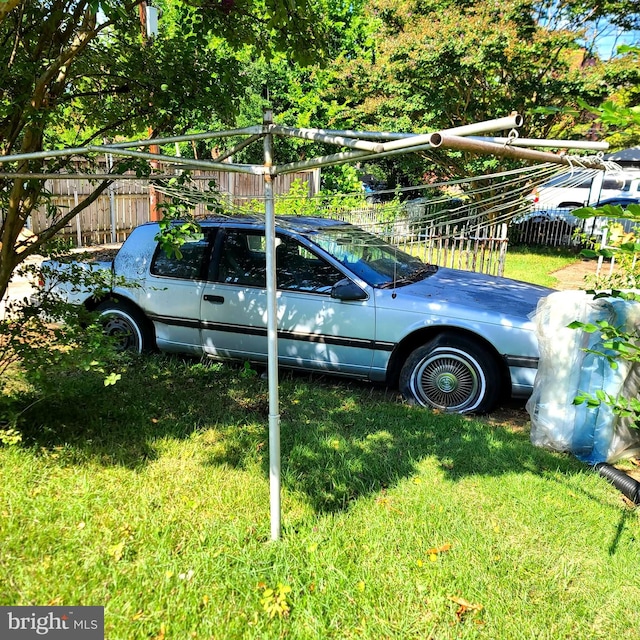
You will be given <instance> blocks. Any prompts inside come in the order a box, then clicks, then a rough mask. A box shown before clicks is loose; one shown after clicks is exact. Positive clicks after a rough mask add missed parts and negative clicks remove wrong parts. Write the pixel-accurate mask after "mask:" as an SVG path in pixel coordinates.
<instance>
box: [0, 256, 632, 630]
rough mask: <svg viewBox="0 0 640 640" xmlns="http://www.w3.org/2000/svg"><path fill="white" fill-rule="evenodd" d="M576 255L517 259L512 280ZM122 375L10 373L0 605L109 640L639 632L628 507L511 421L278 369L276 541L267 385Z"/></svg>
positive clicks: (213, 369)
mask: <svg viewBox="0 0 640 640" xmlns="http://www.w3.org/2000/svg"><path fill="white" fill-rule="evenodd" d="M570 260H571V258H570V256H562V255H560V256H557V255H554V254H551V255H544V254H534V255H530V256H525V255H520V254H517V253H515V252H514V253H511V252H510V254H509V258H508V262H507V268H508V270H510V271H509V273H508V274H507V275H509V276H510V277H519V278H522V279H527V280H531V281H536V282H539V283H540V284H548V282H545V281H544V280H542V278H543V277H547V276H545V271H546V273H547V274H548V272H550V271H554V270H556V269H557V268H561V267H562V266H565V265H566V264H568V263H569V262H568V261H570ZM542 264H545V265H547V266H546V267H542V266H541V265H542ZM517 265H519V266H517ZM517 269H520V271H517ZM249 373H250V372H249ZM121 374H122V379H121V380H120V381H119V382H118V383H117V384H116V385H115V386H107V387H105V386H104V384H103V376H102V375H98V374H96V373H85V374H82V375H72V374H66V375H60V374H58V375H57V376H56V378H55V381H54V382H55V384H54V385H52V390H51V392H50V394H49V395H48V396H47V397H46V398H45V399H41V398H39V397H38V396H35V395H32V393H31V392H30V391H29V387H28V386H27V385H25V384H22V383H21V382H20V381H19V380H17V381H16V384H15V385H14V386H12V387H9V386H7V385H6V384H5V389H9V388H10V389H12V395H11V396H5V397H4V398H0V400H2V401H3V402H4V403H5V406H8V405H11V407H10V408H11V409H12V413H13V414H14V415H15V412H16V411H17V410H21V411H22V413H21V414H20V419H19V423H18V426H19V430H18V431H19V434H20V436H21V440H20V441H16V437H15V435H16V434H15V432H13V433H11V434H10V436H11V437H7V436H6V434H8V433H9V432H7V431H5V437H4V440H5V444H4V445H2V443H1V441H2V434H3V432H2V431H1V430H0V487H1V491H2V498H3V499H2V504H1V506H0V540H1V542H2V554H1V555H0V606H1V605H54V604H57V605H66V606H79V605H102V606H104V607H105V631H106V638H108V639H109V640H138V639H140V640H142V639H148V638H154V639H156V640H168V639H170V638H175V639H177V640H184V639H189V638H201V639H210V638H215V639H221V640H229V639H236V638H237V639H245V638H246V639H254V638H268V639H272V638H279V637H281V638H293V639H306V638H309V639H311V638H313V639H315V638H336V639H341V640H342V639H350V638H369V639H372V640H373V639H375V640H378V639H380V638H398V639H402V640H404V639H410V638H420V639H427V638H434V639H435V638H437V639H445V640H446V639H449V638H451V639H453V638H491V639H492V640H501V639H504V640H512V639H514V640H517V639H520V638H521V639H523V640H524V639H530V638H536V639H541V640H542V639H549V640H556V639H558V638H567V639H569V638H570V639H571V640H581V639H585V640H587V639H589V640H592V639H599V638H602V639H605V638H606V639H607V640H610V639H611V638H619V637H634V635H636V634H637V627H638V621H639V618H638V614H637V612H636V607H635V606H634V603H635V602H636V600H637V598H638V596H639V595H640V580H638V578H637V576H636V572H635V566H636V564H637V540H638V539H639V538H640V522H639V520H638V513H637V511H635V510H634V509H633V508H631V507H630V506H629V505H628V504H626V503H625V502H624V501H623V499H622V497H621V494H620V493H619V492H618V491H617V490H616V489H614V488H613V487H611V486H610V485H609V484H608V483H607V482H606V481H605V480H604V479H602V478H601V477H600V476H598V475H597V474H596V473H594V472H593V471H591V470H590V469H589V468H587V467H586V466H585V465H583V464H581V463H579V462H578V461H577V460H576V459H575V458H573V457H572V456H567V455H560V454H554V453H551V452H548V451H545V450H542V449H538V448H535V447H533V446H532V445H531V443H530V441H529V435H528V433H527V430H526V428H524V429H523V428H521V427H518V426H517V425H515V424H511V423H504V424H503V423H500V422H496V421H495V417H493V418H492V419H489V418H485V419H480V418H465V417H461V416H448V415H438V414H435V413H431V412H428V411H424V410H421V409H416V408H412V407H410V406H407V405H406V404H404V403H403V402H402V401H400V399H399V398H398V397H397V396H396V395H395V394H393V393H391V392H389V391H385V390H384V389H378V388H374V387H371V386H366V385H357V384H353V383H352V384H348V383H345V382H344V381H338V380H335V379H330V378H327V379H324V378H321V377H307V376H301V375H293V374H282V378H281V382H280V403H281V440H282V442H281V447H282V527H283V528H282V539H281V540H280V541H278V542H272V541H270V528H269V518H270V513H269V477H268V476H269V456H268V426H267V425H268V388H267V382H266V381H265V380H263V379H261V378H260V377H259V376H253V375H247V371H246V370H244V369H241V368H238V369H236V368H229V367H224V366H220V365H206V364H202V363H198V362H193V361H188V360H181V359H178V358H170V357H162V356H153V357H149V358H139V359H134V360H133V361H131V362H129V363H128V365H127V366H126V367H125V366H124V364H123V365H122V370H121ZM516 409H517V408H516Z"/></svg>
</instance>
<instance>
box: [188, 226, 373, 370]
mask: <svg viewBox="0 0 640 640" xmlns="http://www.w3.org/2000/svg"><path fill="white" fill-rule="evenodd" d="M212 266H213V272H212V274H211V280H212V281H211V282H209V283H208V284H207V287H206V291H205V292H204V293H203V296H202V308H201V316H202V342H203V349H204V351H205V353H207V354H209V355H211V356H214V357H218V358H225V357H233V358H240V359H247V360H251V361H266V359H267V291H266V243H265V236H264V232H262V231H256V230H242V229H235V230H233V229H230V230H227V231H226V232H225V234H224V238H221V239H220V241H219V251H218V258H217V260H216V261H215V262H214V263H213V265H212ZM344 277H345V275H344V273H342V272H341V271H340V270H339V269H338V268H337V267H335V266H334V265H332V264H331V263H330V262H329V261H328V260H327V259H325V258H324V257H323V256H322V255H321V252H320V251H318V252H314V251H312V250H311V249H310V248H308V247H305V246H304V245H302V244H301V243H300V242H299V241H298V240H296V239H295V238H292V237H290V236H286V235H281V236H279V237H278V239H277V248H276V279H277V283H278V291H277V294H276V295H277V315H278V354H279V362H280V364H282V365H286V366H290V367H296V368H303V369H322V370H329V371H334V372H340V373H345V374H350V375H357V376H367V375H368V373H369V370H370V367H371V360H372V353H373V351H372V346H373V340H374V337H375V307H374V305H373V296H369V295H367V296H365V297H366V299H362V300H350V301H344V300H337V299H335V298H332V297H331V290H332V288H333V285H334V284H335V283H336V282H338V281H340V280H342V279H344Z"/></svg>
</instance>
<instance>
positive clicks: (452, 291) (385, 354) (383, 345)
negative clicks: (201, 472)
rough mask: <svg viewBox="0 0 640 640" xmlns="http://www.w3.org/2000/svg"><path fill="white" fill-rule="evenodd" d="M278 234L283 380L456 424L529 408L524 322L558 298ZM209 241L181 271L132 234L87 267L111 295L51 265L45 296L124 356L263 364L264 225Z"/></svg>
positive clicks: (145, 238)
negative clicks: (388, 396) (90, 314)
mask: <svg viewBox="0 0 640 640" xmlns="http://www.w3.org/2000/svg"><path fill="white" fill-rule="evenodd" d="M276 224H277V230H276V231H277V248H276V264H277V268H276V280H277V288H278V291H277V296H278V348H279V363H280V364H281V365H282V366H286V367H291V368H296V369H303V370H313V371H321V372H326V373H333V374H338V375H343V376H351V377H356V378H362V379H368V380H371V381H374V382H381V383H385V384H387V385H389V386H391V387H399V389H400V390H401V392H402V393H403V395H404V396H405V398H407V400H408V401H410V402H412V403H416V404H419V405H422V406H425V407H432V408H436V409H439V410H444V411H451V412H459V413H467V412H484V411H488V410H490V409H491V408H492V407H494V406H495V404H496V403H497V402H498V401H499V400H500V399H502V398H505V397H508V396H514V397H527V396H528V395H530V394H531V391H532V389H533V382H534V378H535V374H536V367H537V362H538V346H537V340H536V336H535V330H534V326H533V324H532V322H531V321H530V320H529V315H530V314H531V313H532V312H533V311H534V310H535V309H536V306H537V303H538V301H539V300H540V299H541V298H542V297H544V296H546V295H548V293H550V290H549V289H546V288H543V287H539V286H536V285H531V284H528V283H524V282H518V281H515V280H508V279H506V278H497V277H492V276H487V275H483V274H478V273H473V272H468V271H458V270H454V269H447V268H441V267H440V268H439V267H436V266H433V265H429V264H425V263H423V262H422V261H421V260H420V259H418V258H416V257H414V256H411V255H409V254H407V253H404V252H403V251H401V250H399V249H398V248H397V247H394V246H392V245H390V244H387V243H386V242H384V241H383V240H382V239H380V238H379V237H378V236H375V235H373V234H371V233H368V232H366V231H364V230H363V229H361V228H359V227H357V226H354V225H351V224H348V223H346V222H341V221H336V220H328V219H326V218H313V217H293V216H282V217H278V218H277V219H276ZM200 229H201V230H200V232H199V233H197V234H195V235H193V236H192V237H190V238H189V239H188V240H187V241H186V242H185V243H184V245H183V246H182V247H181V253H182V257H181V258H177V257H175V256H170V255H167V253H165V252H164V251H163V249H162V247H161V246H160V245H159V244H158V242H157V240H156V236H157V234H158V231H159V227H158V225H157V224H154V223H150V224H145V225H142V226H140V227H138V228H136V229H135V230H134V231H133V233H132V234H131V235H130V236H129V238H128V239H127V240H126V241H125V242H124V244H123V245H122V247H121V249H120V251H119V252H118V254H117V255H116V257H115V259H114V260H113V262H112V263H111V264H104V263H102V264H99V265H98V266H97V267H95V266H91V265H89V264H88V265H85V267H86V269H87V270H91V269H96V268H100V267H103V268H104V267H107V268H109V269H110V270H111V273H112V274H113V277H114V282H115V284H114V286H113V287H112V288H111V290H110V291H107V292H101V294H100V295H97V294H96V293H95V292H93V291H91V290H87V289H86V288H84V289H82V288H81V289H78V288H74V287H73V286H69V285H68V284H65V283H64V282H59V281H57V280H60V279H59V278H56V276H60V275H61V274H64V271H65V270H66V269H69V268H71V267H73V263H71V265H70V264H69V263H61V262H55V261H53V262H52V261H50V262H46V263H44V264H43V267H42V268H43V274H44V278H43V283H42V284H43V290H45V291H46V290H48V289H52V290H53V291H54V292H55V293H57V295H59V296H60V297H62V298H64V299H65V300H67V301H70V302H75V303H77V304H81V305H84V306H85V307H86V308H87V309H89V310H92V311H96V312H97V313H98V314H99V317H100V319H101V321H102V322H103V323H104V326H105V328H106V330H107V332H108V333H110V334H112V335H114V336H116V337H118V338H119V340H120V346H121V348H130V349H133V350H135V351H138V352H141V351H146V350H151V349H155V348H158V349H160V350H162V351H167V352H179V353H187V354H193V355H195V356H203V355H204V356H209V357H211V358H215V359H221V360H224V359H234V360H240V361H250V362H254V363H261V362H266V360H267V328H266V319H267V317H266V314H267V292H266V288H265V287H266V284H265V283H266V277H267V273H266V242H265V225H264V219H261V218H259V217H255V218H252V217H247V216H238V217H225V218H215V219H209V220H202V221H200ZM77 268H78V265H77V264H76V265H75V270H76V271H77ZM123 279H124V280H125V281H126V282H130V283H132V285H134V286H128V285H127V284H122V280H123Z"/></svg>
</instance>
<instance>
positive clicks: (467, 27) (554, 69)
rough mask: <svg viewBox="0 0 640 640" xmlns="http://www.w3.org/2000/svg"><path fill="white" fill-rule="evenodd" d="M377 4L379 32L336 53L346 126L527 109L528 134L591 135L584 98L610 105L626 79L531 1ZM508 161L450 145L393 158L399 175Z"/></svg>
mask: <svg viewBox="0 0 640 640" xmlns="http://www.w3.org/2000/svg"><path fill="white" fill-rule="evenodd" d="M367 11H368V18H369V25H370V27H371V29H372V32H371V33H370V37H368V38H367V39H366V40H363V41H361V42H360V43H358V46H357V48H356V49H355V50H353V51H350V52H345V54H344V55H343V56H341V57H340V58H339V59H338V60H336V62H335V64H334V67H333V68H334V69H335V72H336V76H337V75H338V74H339V77H340V81H339V82H338V81H336V82H332V83H330V84H327V85H326V88H325V91H324V100H325V102H326V103H327V104H333V105H334V108H333V113H332V118H333V122H334V123H335V124H337V125H339V128H355V129H363V128H376V129H381V130H392V131H414V132H426V131H434V130H438V129H443V128H448V127H453V126H457V125H460V124H467V123H470V122H474V121H481V120H486V119H489V118H494V117H497V116H502V115H507V114H508V113H510V112H512V111H518V112H520V113H522V114H524V115H525V116H526V131H527V136H531V137H549V136H550V135H551V134H552V137H572V136H575V137H583V136H584V133H585V131H586V130H587V129H588V128H589V127H590V126H591V123H592V121H593V117H592V115H591V114H589V113H588V112H586V111H584V110H582V109H580V108H579V107H578V101H579V100H580V99H581V98H582V99H583V100H586V101H590V102H592V103H596V104H600V103H601V102H602V101H603V100H604V99H606V98H607V96H608V95H610V94H611V93H612V91H613V90H614V89H615V88H616V87H617V86H618V84H617V83H618V81H619V79H620V78H619V76H618V75H615V74H612V73H609V75H607V74H608V70H609V69H610V65H609V63H606V62H603V61H601V60H598V59H597V58H593V57H591V56H590V55H589V52H588V51H586V50H585V49H584V47H583V46H582V45H581V43H580V41H579V40H580V35H581V34H580V32H577V31H575V30H571V29H550V28H546V27H545V26H544V25H541V24H539V23H538V22H537V20H536V18H537V15H538V14H537V12H536V8H535V6H534V5H533V4H532V3H531V2H530V1H529V0H508V1H507V2H502V1H500V2H498V1H497V0H490V1H488V2H483V3H478V2H473V1H465V2H453V1H450V0H426V1H425V0H420V1H418V0H376V1H374V2H372V3H371V4H369V5H368V7H367ZM627 73H633V72H632V71H631V70H630V69H628V70H627ZM567 106H572V107H574V110H573V112H572V114H570V115H568V114H567V113H566V112H561V110H562V109H564V108H566V107H567ZM580 127H582V128H580ZM498 166H504V163H501V162H499V161H496V160H495V159H487V158H484V159H482V160H480V161H477V160H475V161H469V159H468V157H465V156H462V155H461V154H457V155H456V154H447V155H446V156H444V155H443V154H442V153H441V152H430V153H425V154H423V157H422V158H421V159H417V158H416V157H415V156H412V157H411V158H410V157H406V158H404V157H403V158H402V159H398V160H393V161H389V162H387V165H386V167H387V171H388V172H389V173H390V174H391V175H392V176H393V177H394V178H395V182H397V183H399V184H415V183H416V181H418V180H420V179H421V178H422V176H423V174H424V173H425V170H430V171H433V170H435V171H440V172H442V173H445V175H446V173H447V172H448V173H449V174H450V175H469V174H477V173H478V172H481V171H484V170H486V169H491V168H497V167H498Z"/></svg>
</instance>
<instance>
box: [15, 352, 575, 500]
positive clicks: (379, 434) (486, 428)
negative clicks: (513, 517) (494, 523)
mask: <svg viewBox="0 0 640 640" xmlns="http://www.w3.org/2000/svg"><path fill="white" fill-rule="evenodd" d="M244 373H246V372H243V370H242V369H234V368H230V367H221V366H213V367H212V366H208V365H204V364H194V363H193V362H192V361H184V360H180V359H177V358H167V357H157V358H155V357H154V358H146V359H140V361H139V362H134V364H133V366H131V367H130V368H129V370H128V371H127V373H126V374H125V375H123V378H122V380H120V381H119V382H118V383H117V384H116V385H115V386H111V387H105V386H104V384H103V379H102V377H101V376H96V375H86V376H82V377H79V378H75V379H61V380H59V381H58V383H59V384H58V392H57V393H56V395H54V396H52V397H50V398H49V399H48V400H43V401H40V402H37V403H35V404H33V405H32V406H31V407H30V408H29V409H28V410H27V411H25V412H24V413H23V416H22V420H21V430H22V433H23V442H24V445H25V446H31V447H34V448H37V449H45V450H47V451H49V450H51V449H56V450H59V451H62V454H61V455H60V456H59V459H60V463H61V464H83V463H86V462H92V463H96V462H97V463H99V464H102V465H123V466H126V467H129V468H139V467H141V466H144V465H146V464H148V463H149V462H150V461H152V460H154V459H155V458H157V457H158V443H159V441H161V440H165V441H166V440H174V441H175V440H185V439H191V438H196V439H197V438H200V439H199V440H196V442H197V443H199V444H201V445H202V455H203V460H204V463H205V464H211V465H229V466H231V467H235V468H244V469H248V470H252V469H256V468H258V469H262V472H263V473H264V474H265V475H266V474H267V473H268V467H269V454H268V448H269V447H268V409H269V408H268V387H267V382H266V381H265V380H262V379H260V378H259V377H255V376H254V377H246V376H245V375H244ZM280 404H281V464H282V482H283V485H284V486H285V487H286V488H288V489H289V490H291V491H294V492H299V493H302V494H304V495H305V497H306V499H307V500H308V501H309V503H310V504H311V505H312V506H313V508H314V509H316V510H317V511H333V510H339V509H344V508H346V507H347V506H348V505H349V504H350V503H351V502H352V501H353V500H355V499H357V498H359V497H362V496H366V495H369V494H370V493H372V492H377V491H379V490H381V489H383V488H385V487H387V486H390V485H393V484H394V483H395V482H397V481H398V480H400V479H402V478H406V477H410V476H411V475H413V474H415V473H416V472H417V471H418V464H419V463H420V462H421V461H424V460H425V459H426V458H430V459H431V464H433V465H435V467H436V468H439V470H440V471H441V472H442V473H444V474H446V476H447V477H448V478H450V479H452V480H456V479H459V478H462V477H465V476H469V475H500V474H505V473H518V472H522V471H525V470H526V471H528V472H531V473H537V474H542V473H544V472H545V471H547V470H549V469H553V470H554V471H556V470H560V471H567V472H575V471H577V470H579V469H582V468H583V466H582V465H580V463H578V462H577V461H575V460H574V459H573V458H569V457H565V456H557V455H553V454H551V453H549V452H546V451H544V450H541V449H537V448H535V447H533V445H532V444H531V443H530V441H529V437H528V434H527V433H525V432H522V431H520V432H518V431H514V430H510V429H508V428H505V427H504V426H501V425H492V424H490V423H488V422H487V421H482V420H478V419H474V418H467V417H462V416H457V415H442V414H440V415H438V414H434V413H432V412H430V411H427V410H424V409H421V408H415V407H410V406H408V405H406V404H405V403H402V402H400V401H399V399H398V397H397V395H396V394H393V393H390V392H386V391H384V390H381V389H375V388H372V387H371V386H370V385H360V384H354V383H346V382H342V381H339V380H337V379H330V378H322V377H318V376H315V377H308V376H304V377H303V376H296V375H289V374H283V375H282V378H281V382H280Z"/></svg>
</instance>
